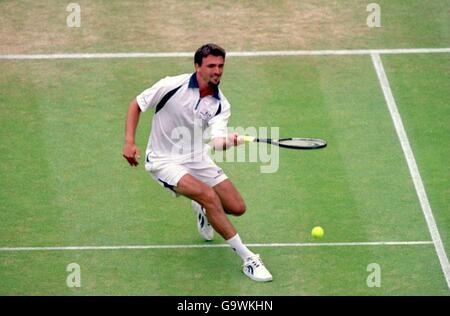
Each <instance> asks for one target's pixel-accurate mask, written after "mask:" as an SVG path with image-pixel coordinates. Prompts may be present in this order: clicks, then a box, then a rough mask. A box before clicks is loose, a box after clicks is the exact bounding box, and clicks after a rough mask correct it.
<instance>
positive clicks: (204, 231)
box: [192, 200, 214, 241]
mask: <svg viewBox="0 0 450 316" xmlns="http://www.w3.org/2000/svg"><path fill="white" fill-rule="evenodd" d="M192 208H193V209H194V212H195V214H196V215H197V230H198V232H199V234H200V235H201V236H202V237H203V239H205V240H207V241H210V240H213V237H214V228H213V227H212V226H211V224H210V223H209V222H208V218H207V217H206V213H205V208H204V207H203V206H201V205H200V204H199V203H197V202H196V201H194V200H192Z"/></svg>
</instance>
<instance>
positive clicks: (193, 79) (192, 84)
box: [188, 72, 220, 100]
mask: <svg viewBox="0 0 450 316" xmlns="http://www.w3.org/2000/svg"><path fill="white" fill-rule="evenodd" d="M188 87H189V88H196V89H199V86H198V81H197V73H195V72H194V73H193V74H192V76H191V78H190V79H189V86H188ZM212 96H213V97H214V98H216V99H217V100H220V95H219V88H218V87H217V86H215V87H214V92H213V95H212Z"/></svg>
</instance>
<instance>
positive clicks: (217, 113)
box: [214, 103, 222, 116]
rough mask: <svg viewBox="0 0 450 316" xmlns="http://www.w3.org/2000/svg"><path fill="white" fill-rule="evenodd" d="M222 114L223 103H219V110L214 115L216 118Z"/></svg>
mask: <svg viewBox="0 0 450 316" xmlns="http://www.w3.org/2000/svg"><path fill="white" fill-rule="evenodd" d="M220 112H222V103H219V108H218V109H217V112H216V114H214V116H216V115H219V114H220Z"/></svg>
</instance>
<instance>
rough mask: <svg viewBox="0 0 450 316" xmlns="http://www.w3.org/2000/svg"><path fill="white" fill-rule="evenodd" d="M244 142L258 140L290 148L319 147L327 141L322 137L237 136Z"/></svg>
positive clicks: (323, 145)
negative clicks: (276, 137) (277, 137)
mask: <svg viewBox="0 0 450 316" xmlns="http://www.w3.org/2000/svg"><path fill="white" fill-rule="evenodd" d="M239 137H241V139H242V140H243V141H244V142H246V143H251V142H258V143H267V144H272V145H276V146H280V147H283V148H291V149H319V148H324V147H326V146H327V142H326V141H325V140H323V139H317V138H280V139H271V138H257V137H253V136H248V135H241V136H239Z"/></svg>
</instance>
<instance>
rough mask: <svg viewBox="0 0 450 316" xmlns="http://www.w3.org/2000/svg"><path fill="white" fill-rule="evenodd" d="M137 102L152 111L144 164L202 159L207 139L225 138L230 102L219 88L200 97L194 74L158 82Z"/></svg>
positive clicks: (142, 94)
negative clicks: (148, 162)
mask: <svg viewBox="0 0 450 316" xmlns="http://www.w3.org/2000/svg"><path fill="white" fill-rule="evenodd" d="M136 100H137V103H138V105H139V107H140V109H141V111H142V112H145V111H147V110H148V109H155V114H154V116H153V121H152V127H151V132H150V136H149V140H148V144H147V149H146V161H148V160H149V161H152V162H156V161H161V162H163V161H164V162H165V161H167V162H168V161H173V162H178V163H183V162H188V161H193V160H197V159H202V157H203V155H204V154H207V152H208V150H209V146H208V145H206V143H207V142H209V140H210V139H213V138H216V137H226V136H227V124H228V118H229V117H230V115H231V112H230V103H229V102H228V100H227V99H226V98H225V96H224V95H223V94H222V92H221V91H220V89H219V88H217V89H216V90H215V92H214V94H213V95H208V96H205V97H203V98H200V91H199V86H198V82H197V77H196V74H195V73H194V74H183V75H179V76H175V77H166V78H164V79H161V80H160V81H158V82H157V83H155V84H154V85H153V86H152V87H150V88H148V89H147V90H145V91H143V92H142V93H141V94H140V95H138V96H137V97H136Z"/></svg>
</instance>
